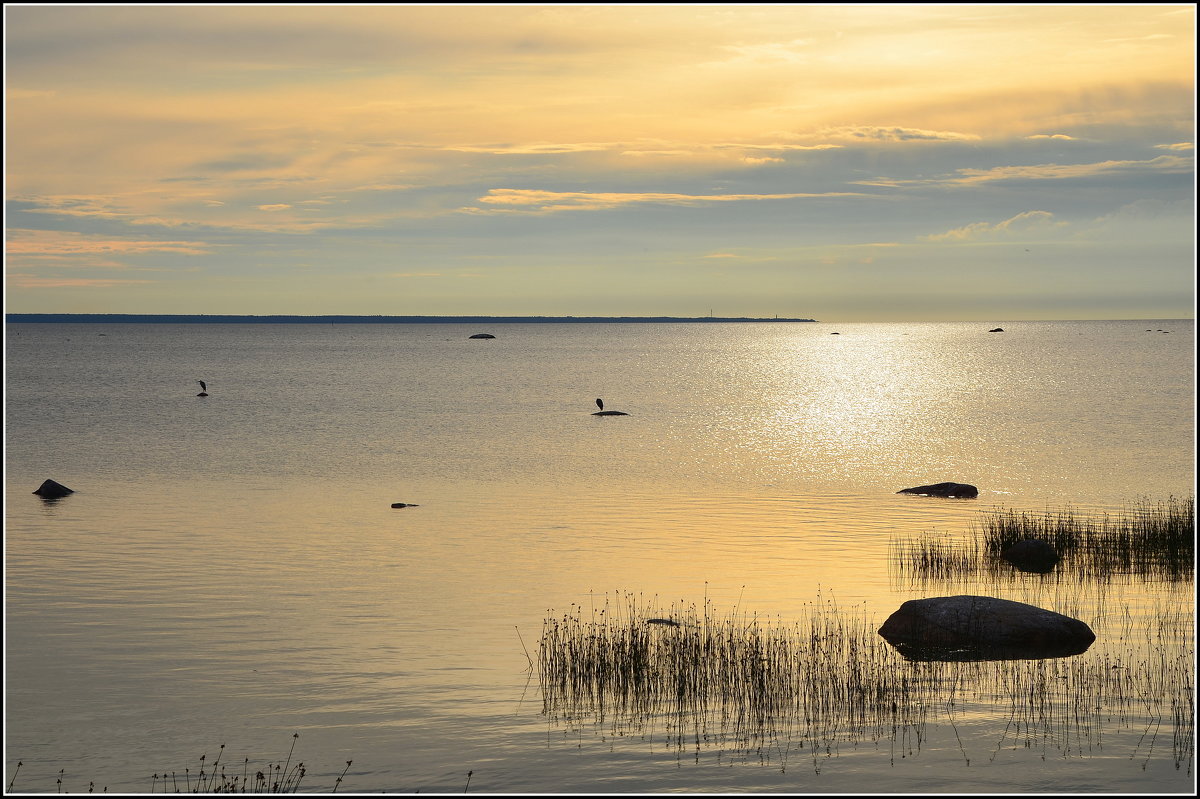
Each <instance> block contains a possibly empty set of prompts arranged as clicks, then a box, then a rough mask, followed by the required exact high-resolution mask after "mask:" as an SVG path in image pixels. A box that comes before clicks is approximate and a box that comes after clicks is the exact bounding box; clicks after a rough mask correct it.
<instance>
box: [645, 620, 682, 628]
mask: <svg viewBox="0 0 1200 799" xmlns="http://www.w3.org/2000/svg"><path fill="white" fill-rule="evenodd" d="M646 624H665V625H667V626H668V627H678V626H679V622H677V621H675V620H674V619H646Z"/></svg>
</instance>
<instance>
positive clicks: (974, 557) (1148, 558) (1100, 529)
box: [892, 497, 1196, 581]
mask: <svg viewBox="0 0 1200 799" xmlns="http://www.w3.org/2000/svg"><path fill="white" fill-rule="evenodd" d="M1026 539H1041V540H1043V541H1045V542H1047V543H1048V544H1050V545H1051V546H1052V547H1053V548H1054V550H1055V552H1057V553H1058V555H1059V557H1060V559H1061V560H1060V561H1059V563H1058V564H1057V565H1056V566H1055V567H1054V569H1055V571H1056V572H1057V573H1068V574H1072V575H1074V576H1081V577H1086V578H1089V579H1093V580H1099V581H1104V580H1110V579H1116V578H1121V577H1136V578H1146V579H1160V580H1170V581H1186V580H1192V579H1194V577H1195V565H1196V563H1195V557H1196V548H1195V542H1196V513H1195V498H1194V497H1191V498H1188V499H1186V500H1184V499H1177V498H1175V497H1170V498H1168V499H1166V500H1162V501H1158V502H1150V501H1142V502H1140V503H1138V504H1135V505H1132V506H1129V507H1126V508H1124V509H1123V510H1121V511H1119V512H1117V513H1115V514H1108V513H1104V514H1099V515H1093V516H1085V515H1081V514H1079V513H1076V512H1075V511H1073V510H1070V509H1063V510H1057V511H1046V512H1044V513H1030V512H1028V511H1019V512H1018V511H1015V510H1000V509H997V510H992V511H988V512H985V513H984V514H983V516H982V518H981V520H980V521H979V522H978V523H976V524H974V525H972V527H971V529H970V530H969V531H968V533H967V535H966V536H965V537H962V538H948V537H946V536H945V535H936V534H932V533H926V534H924V535H920V536H917V537H915V538H909V539H903V540H896V541H893V542H892V561H893V563H894V564H895V565H896V567H897V568H898V569H899V570H900V571H901V572H905V573H908V574H910V575H913V576H918V577H923V578H931V579H949V578H953V577H955V576H959V575H979V576H983V577H990V578H998V577H1001V576H1003V575H1007V574H1011V572H1012V567H1011V566H1010V565H1009V564H1008V563H1006V562H1005V561H1004V560H1002V559H1001V558H1000V553H1001V552H1003V551H1004V550H1005V549H1007V548H1008V547H1010V546H1012V545H1013V544H1015V543H1017V542H1018V541H1022V540H1026Z"/></svg>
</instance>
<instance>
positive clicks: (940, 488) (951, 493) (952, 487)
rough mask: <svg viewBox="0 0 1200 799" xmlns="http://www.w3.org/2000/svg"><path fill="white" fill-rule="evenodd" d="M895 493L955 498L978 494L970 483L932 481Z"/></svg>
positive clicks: (965, 497) (970, 497)
mask: <svg viewBox="0 0 1200 799" xmlns="http://www.w3.org/2000/svg"><path fill="white" fill-rule="evenodd" d="M896 493H897V494H920V495H921V496H926V497H953V498H955V499H973V498H974V497H977V496H979V489H978V488H976V487H975V486H973V485H971V484H970V483H934V484H933V485H927V486H917V487H916V488H902V489H900V490H899V491H897V492H896Z"/></svg>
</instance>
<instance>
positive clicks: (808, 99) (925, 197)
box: [5, 4, 1195, 321]
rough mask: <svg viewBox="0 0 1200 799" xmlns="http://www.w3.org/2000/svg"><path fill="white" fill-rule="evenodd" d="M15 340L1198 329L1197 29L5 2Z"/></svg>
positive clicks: (1139, 22) (1032, 12)
mask: <svg viewBox="0 0 1200 799" xmlns="http://www.w3.org/2000/svg"><path fill="white" fill-rule="evenodd" d="M5 45H6V56H5V64H6V82H5V89H6V98H5V99H6V118H5V127H6V145H7V149H6V161H5V173H6V201H7V203H6V228H7V237H6V310H7V311H8V312H11V313H23V312H57V313H167V314H170V313H208V314H222V313H230V314H389V315H391V314H396V315H407V314H422V315H424V314H430V315H459V314H484V315H554V316H557V315H574V316H639V315H668V316H706V315H708V314H709V313H710V311H711V312H712V313H714V314H715V315H717V316H763V317H772V316H775V315H779V316H799V317H812V318H816V319H820V320H828V321H838V320H844V321H874V320H879V321H887V320H898V321H902V320H997V321H1003V320H1020V319H1130V318H1177V317H1191V316H1192V315H1193V307H1194V287H1195V281H1194V277H1193V270H1194V267H1195V252H1194V242H1195V240H1194V229H1195V228H1194V224H1195V208H1194V194H1195V192H1194V189H1195V176H1194V162H1193V159H1194V148H1193V144H1194V135H1195V132H1194V122H1195V84H1194V78H1195V9H1194V6H1193V5H1191V4H1176V5H1157V6H1155V5H1128V6H1120V5H1062V6H1038V5H1006V4H1001V5H905V4H890V5H841V4H838V5H819V4H817V5H807V4H775V5H761V6H755V5H740V4H739V5H570V6H555V5H523V6H501V5H480V6H450V5H411V6H409V5H383V6H357V7H343V6H319V5H318V6H236V5H232V6H208V7H203V6H174V7H172V6H161V7H155V6H140V5H139V6H89V5H63V6H20V5H8V6H6V7H5Z"/></svg>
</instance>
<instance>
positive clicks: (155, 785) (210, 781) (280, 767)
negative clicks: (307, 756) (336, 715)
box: [6, 732, 354, 794]
mask: <svg viewBox="0 0 1200 799" xmlns="http://www.w3.org/2000/svg"><path fill="white" fill-rule="evenodd" d="M299 737H300V733H298V732H297V733H292V746H291V748H290V749H288V753H287V758H286V759H285V760H284V761H283V762H282V763H279V762H270V763H267V766H266V768H265V769H259V768H254V770H253V772H251V768H252V767H251V766H250V758H248V757H247V758H244V759H243V760H242V762H241V763H238V764H235V765H229V764H228V763H222V762H221V758H222V756H224V754H225V744H221V747H220V749H219V750H218V751H217V756H216V758H215V759H214V760H213V761H212V762H211V763H206V762H205V761H206V760H207V758H208V755H207V754H203V755H200V761H199V764H198V766H197V768H196V770H195V771H193V770H192V769H191V767H189V766H185V767H184V768H183V770H182V771H170V772H168V771H166V770H164V771H163V772H162V773H161V774H160V773H158V772H155V773H154V774H153V775H152V776H150V777H149V779H150V791H149V793H151V794H155V793H164V794H181V793H265V794H286V793H299V792H300V783H301V782H302V781H303V780H304V777H305V775H306V774H307V773H308V771H307V769H306V767H305V765H304V763H302V762H299V761H297V762H294V763H293V762H292V761H293V756H294V755H295V754H296V740H297V739H298V738H299ZM353 762H354V761H353V760H347V761H346V766H345V768H343V769H342V772H341V774H338V775H337V778H336V779H335V780H334V783H333V788H332V789H330V790H329V791H328V793H337V790H338V788H340V787H341V785H342V778H343V777H345V776H346V772H348V771H349V770H350V765H351V764H352V763H353ZM24 765H25V763H24V761H17V766H16V768H15V769H14V770H13V774H12V778H11V779H10V780H9V782H8V788H7V790H6V793H12V792H13V790H14V786H15V785H16V782H17V776H18V775H19V774H20V773H21V767H22V766H24ZM65 779H67V773H66V769H65V768H64V769H59V770H58V777H57V782H56V786H57V789H58V790H57V793H71V791H70V790H68V789H67V788H65V787H64V784H65V783H64V780H65ZM87 790H88V793H96V791H97V788H96V783H95V781H94V780H93V781H91V782H89V783H88V789H87ZM17 792H18V793H21V792H22V791H17ZM107 792H108V786H103V787H102V788H101V789H100V793H107ZM324 792H325V791H322V793H324ZM39 793H44V791H40V792H39Z"/></svg>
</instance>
